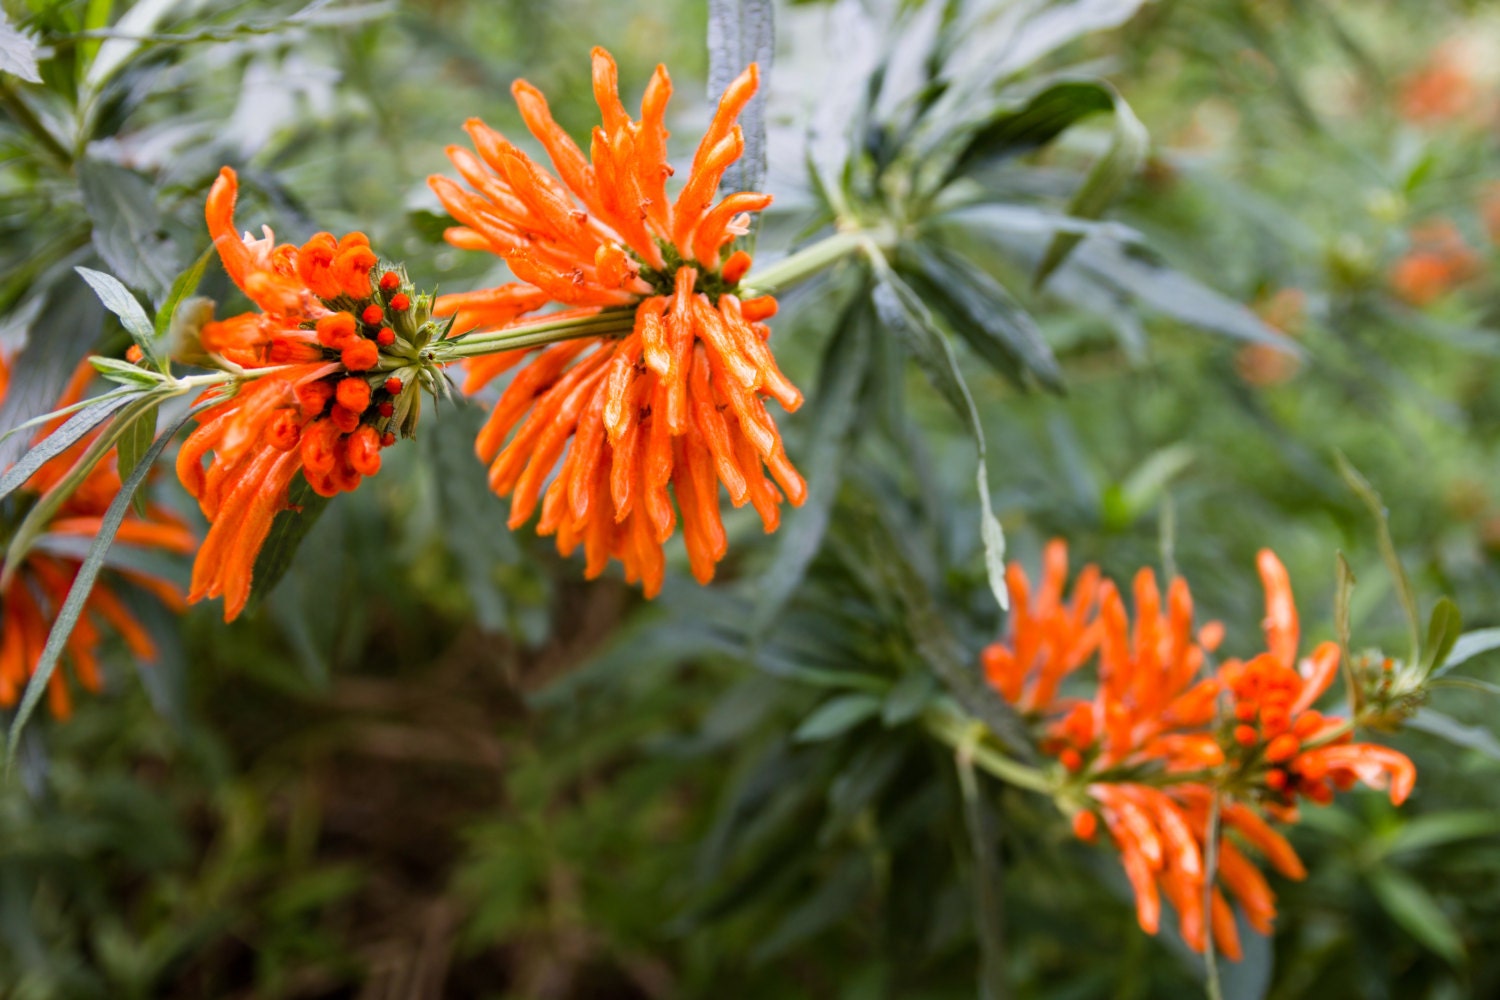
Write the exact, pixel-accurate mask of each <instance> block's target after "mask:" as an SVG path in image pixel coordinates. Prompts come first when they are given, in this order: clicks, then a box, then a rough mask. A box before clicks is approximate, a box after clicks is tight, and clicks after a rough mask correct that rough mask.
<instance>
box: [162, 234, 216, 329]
mask: <svg viewBox="0 0 1500 1000" xmlns="http://www.w3.org/2000/svg"><path fill="white" fill-rule="evenodd" d="M215 254H216V251H215V249H214V246H213V244H212V243H210V244H209V245H208V249H207V250H204V251H203V252H202V253H201V254H199V255H198V259H197V260H195V261H193V265H192V267H189V268H188V269H187V270H186V271H183V272H182V273H181V274H179V275H178V276H177V280H176V281H174V282H172V287H171V288H170V289H168V290H167V297H166V298H164V299H162V301H161V305H160V306H158V307H157V310H156V323H155V333H156V336H157V339H160V338H162V337H165V336H166V335H167V332H168V331H169V330H171V329H172V320H173V319H174V318H175V317H176V315H177V307H178V306H180V305H181V304H182V301H183V300H184V299H186V298H188V297H190V296H191V295H192V294H193V293H194V292H196V291H198V284H199V283H200V282H201V281H202V280H203V272H204V271H205V270H206V269H207V268H208V262H209V261H210V260H213V258H214V256H215Z"/></svg>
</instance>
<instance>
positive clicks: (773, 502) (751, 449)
mask: <svg viewBox="0 0 1500 1000" xmlns="http://www.w3.org/2000/svg"><path fill="white" fill-rule="evenodd" d="M732 436H733V439H734V445H735V448H734V450H735V459H736V461H737V464H738V465H739V468H740V471H741V472H742V473H744V476H745V486H746V487H747V489H748V492H749V494H750V504H751V506H753V507H754V508H755V512H756V513H757V514H759V515H760V520H761V523H762V524H763V525H764V526H765V529H766V534H768V535H769V534H770V533H771V532H773V531H775V530H776V529H777V528H779V527H780V526H781V494H780V493H778V492H776V487H775V486H773V485H772V484H771V481H770V480H769V479H767V478H766V477H765V476H764V475H763V474H762V473H761V471H760V456H759V455H758V454H756V450H755V445H753V444H751V443H750V439H749V438H748V437H746V436H745V435H744V434H734V435H732Z"/></svg>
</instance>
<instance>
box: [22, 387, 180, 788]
mask: <svg viewBox="0 0 1500 1000" xmlns="http://www.w3.org/2000/svg"><path fill="white" fill-rule="evenodd" d="M201 409H202V406H196V407H194V408H193V409H192V410H189V411H188V412H187V413H185V414H183V416H182V418H181V419H180V420H178V421H177V423H176V424H175V425H173V427H172V428H171V430H169V431H167V433H165V434H163V435H162V436H161V437H160V438H158V439H157V441H156V443H155V444H153V445H152V446H151V448H150V449H149V450H148V451H147V452H146V454H145V455H143V456H142V460H141V461H140V462H139V463H138V464H137V465H136V467H135V470H134V471H133V472H132V473H131V474H130V475H129V477H127V478H126V479H125V481H124V483H123V484H121V486H120V492H119V493H117V494H115V498H114V500H112V501H110V505H109V508H108V509H107V510H106V511H105V512H104V517H103V518H102V519H101V522H100V525H99V531H98V533H97V534H96V535H95V536H94V540H93V543H92V544H91V545H90V546H89V553H88V555H87V556H86V557H85V558H84V560H83V563H82V565H80V566H79V567H78V573H77V574H76V575H75V576H74V578H73V583H72V586H71V587H69V589H68V596H67V599H66V600H64V601H63V603H62V607H60V608H59V609H58V612H57V617H56V619H55V620H54V621H53V624H52V630H51V631H50V632H48V633H47V641H46V643H45V644H44V645H43V646H42V653H41V656H39V657H38V658H37V662H36V666H35V667H34V668H33V670H32V674H31V678H30V679H29V680H28V681H27V682H26V691H25V693H24V694H23V695H22V696H21V704H20V706H19V707H18V708H17V709H16V715H15V718H14V719H13V720H12V721H11V724H10V736H9V739H8V741H7V743H6V753H5V766H6V771H7V773H8V772H9V771H10V768H11V766H12V765H13V764H14V762H15V755H16V748H17V747H18V746H19V745H20V742H21V735H22V733H24V732H25V730H26V723H27V721H28V720H29V719H30V718H31V714H32V713H33V712H34V711H36V706H37V703H38V702H40V701H41V700H42V695H43V694H44V693H45V692H46V690H47V684H48V682H49V681H50V680H51V679H52V673H53V671H54V670H56V669H57V663H58V660H59V659H61V657H62V653H63V649H64V647H65V646H66V645H67V642H68V638H69V637H70V636H71V635H72V634H73V629H74V627H75V626H77V624H78V619H79V618H80V617H82V616H83V606H84V602H86V601H87V600H88V598H89V595H90V594H91V593H92V592H93V589H94V581H95V580H96V579H98V577H99V571H100V570H101V569H102V568H103V567H104V561H105V556H106V555H107V554H108V552H109V547H110V545H111V544H113V542H114V539H115V534H116V533H117V532H118V531H119V530H120V524H121V523H122V522H123V521H124V520H125V514H126V512H127V511H128V510H129V509H130V504H131V501H132V498H133V497H134V496H135V491H136V490H138V489H140V486H141V484H142V483H143V482H145V480H146V474H147V473H148V472H150V470H151V465H152V464H153V463H154V462H155V461H156V459H157V457H158V456H160V455H161V453H162V451H163V449H165V448H166V446H167V442H168V441H170V440H171V439H172V437H173V436H174V435H176V433H177V432H178V431H179V430H181V429H182V427H183V426H184V425H185V424H186V423H187V422H188V420H189V419H191V418H192V417H193V415H194V414H195V413H197V412H199V411H200V410H201Z"/></svg>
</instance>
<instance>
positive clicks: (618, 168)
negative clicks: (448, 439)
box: [429, 49, 806, 597]
mask: <svg viewBox="0 0 1500 1000" xmlns="http://www.w3.org/2000/svg"><path fill="white" fill-rule="evenodd" d="M593 78H594V95H595V98H596V100H597V102H598V105H599V109H600V113H601V116H602V124H601V125H600V126H599V127H597V128H595V129H594V131H593V137H592V144H591V147H590V154H589V156H587V157H585V155H584V154H583V151H582V150H580V149H579V148H578V147H577V146H576V145H575V144H574V143H573V140H572V139H570V138H569V137H568V136H567V134H566V133H565V132H563V130H562V129H561V128H560V127H559V126H558V125H557V123H556V122H555V121H553V119H552V117H551V114H550V112H549V111H548V108H547V102H546V99H545V98H544V97H543V96H542V95H541V93H540V92H539V91H537V90H536V89H535V88H534V87H532V86H531V85H530V84H528V83H526V82H525V81H517V82H516V84H515V85H514V86H513V88H512V92H513V93H514V95H515V98H516V101H517V104H518V105H519V106H520V109H521V115H522V117H523V118H524V119H525V121H526V124H527V127H528V128H529V129H530V130H531V132H532V134H533V135H534V136H535V137H536V139H537V141H538V142H540V143H541V144H542V146H543V148H544V149H545V150H546V151H547V154H548V156H549V158H550V159H551V162H552V165H553V168H554V169H555V171H556V175H555V176H554V175H553V174H552V173H549V172H548V171H547V170H546V169H545V168H543V167H542V166H540V165H539V164H537V163H536V162H535V161H533V160H532V159H531V158H530V157H528V156H527V155H526V154H525V153H523V152H521V151H520V150H519V149H518V148H516V147H515V146H514V145H512V144H511V143H510V142H509V141H508V140H506V139H505V138H504V137H503V136H501V135H500V134H499V133H497V132H495V131H494V130H492V129H490V128H489V127H488V126H486V125H485V124H484V123H483V122H480V121H478V120H477V119H471V120H470V121H469V122H468V123H467V124H466V125H465V129H466V131H467V132H468V133H469V136H470V138H471V140H472V141H473V143H474V147H475V150H476V151H477V153H478V155H477V156H476V155H475V154H474V153H471V152H469V151H468V150H466V149H462V148H460V147H450V148H449V149H448V155H449V158H450V159H451V160H452V161H453V164H454V166H455V167H456V168H457V169H458V172H459V174H460V175H461V176H462V177H463V179H464V180H465V181H467V182H468V184H469V186H470V188H471V189H472V190H467V189H465V188H464V187H462V186H461V185H459V184H457V183H455V182H454V181H451V180H449V179H448V178H445V177H433V178H430V180H429V183H430V184H431V186H432V188H433V190H434V191H435V192H436V193H437V195H438V197H439V199H441V200H442V202H443V204H444V205H445V206H446V207H447V209H448V210H449V212H451V213H452V214H453V216H454V218H456V219H457V220H458V221H459V222H460V223H462V226H460V227H458V228H454V229H450V230H449V231H448V233H447V237H448V240H449V242H450V243H452V244H453V245H454V246H457V247H461V248H464V249H473V250H488V251H489V252H491V253H495V254H498V255H499V256H502V257H504V258H505V260H506V261H507V263H508V264H509V265H510V268H511V270H512V271H513V272H514V273H515V274H516V276H517V277H519V278H521V279H522V281H523V282H526V283H527V284H524V285H511V286H506V287H503V288H500V289H491V290H487V291H481V292H474V293H469V294H463V295H449V296H444V297H443V298H442V299H440V300H439V302H438V311H439V312H440V313H441V314H444V315H454V316H455V317H456V326H455V329H457V330H459V331H464V330H468V329H471V328H474V327H487V328H494V327H503V326H504V325H506V324H507V323H509V322H510V321H512V320H513V319H514V318H515V317H516V316H518V315H520V313H521V312H523V311H525V310H527V309H534V308H536V307H537V306H538V305H540V304H542V302H546V301H551V302H556V303H560V304H562V305H565V306H569V307H571V308H573V309H575V310H583V311H590V310H598V309H600V308H603V307H609V306H629V307H633V308H634V309H635V325H634V329H633V330H632V332H631V333H630V334H629V335H627V336H625V337H623V338H620V339H611V338H593V339H587V340H577V341H572V342H565V343H560V344H555V345H553V346H551V347H548V348H546V349H544V350H542V351H541V352H539V353H537V354H534V355H533V354H532V353H531V351H530V350H529V349H527V350H517V351H512V352H508V353H506V354H501V355H496V356H494V357H491V358H484V359H480V360H477V361H474V362H471V363H470V375H469V379H468V381H467V383H466V385H465V389H466V391H470V392H473V391H477V390H478V389H480V388H482V387H483V386H484V385H485V384H487V383H488V382H489V381H490V380H492V379H494V378H495V377H497V376H498V375H500V374H501V373H502V372H504V371H507V370H509V369H510V368H512V367H515V366H517V365H520V364H522V363H523V362H524V363H525V367H524V368H523V369H522V370H521V371H520V372H519V373H518V374H517V375H516V376H515V377H514V378H513V379H512V381H511V383H510V384H509V386H507V388H506V390H505V392H504V393H503V394H502V396H501V398H500V401H499V402H498V403H497V404H496V406H495V409H494V411H493V412H492V413H491V415H490V418H489V421H488V423H487V424H486V426H485V428H484V430H483V432H482V433H481V434H480V436H479V439H478V441H477V442H476V451H477V452H478V454H479V456H480V458H481V459H482V460H484V461H486V462H488V463H490V485H491V487H492V488H493V489H494V490H495V492H496V493H498V494H500V495H502V496H504V495H509V496H511V497H512V506H511V516H510V527H512V528H517V527H519V526H521V525H522V524H524V523H525V522H526V521H527V520H528V519H530V517H531V516H532V514H533V513H535V512H536V511H537V509H538V507H540V510H541V519H540V522H539V523H538V526H537V530H538V531H539V532H540V533H542V534H556V535H557V544H558V548H559V550H560V551H562V552H563V554H565V555H566V554H569V553H571V552H573V551H574V550H575V549H577V548H578V547H579V546H582V547H583V549H584V552H585V555H586V557H587V568H586V570H585V572H586V575H587V576H589V577H590V578H593V577H595V576H598V575H599V574H600V573H602V572H603V571H604V568H605V566H606V565H607V564H608V562H609V560H610V559H611V558H616V559H619V560H620V561H621V562H622V563H623V564H624V566H625V572H626V578H627V579H628V580H630V581H632V582H634V581H637V580H639V581H640V582H641V583H642V585H643V589H644V591H645V593H646V595H647V596H648V597H649V596H654V595H655V594H656V593H657V592H658V591H659V590H660V588H661V584H662V578H663V575H664V570H665V556H664V553H663V550H662V546H663V544H664V543H665V542H666V541H667V539H669V538H670V537H671V536H672V534H673V533H674V531H675V530H676V526H677V519H678V516H679V514H680V516H681V520H682V529H683V540H684V542H685V545H686V548H687V552H688V558H689V561H690V563H691V566H692V570H693V574H694V576H695V577H697V579H698V580H700V581H702V582H707V581H708V580H710V579H712V577H713V574H714V569H715V566H716V564H717V563H718V562H719V560H720V559H722V558H723V557H724V554H725V551H726V549H727V546H728V540H727V537H726V536H725V533H724V527H723V524H722V522H721V520H720V516H719V487H720V485H721V484H722V485H723V487H724V488H725V489H726V490H727V491H728V493H729V498H730V501H731V502H732V503H733V504H734V505H735V506H737V507H738V506H741V505H743V504H745V503H747V502H748V503H750V504H751V505H752V506H754V507H755V509H756V511H757V512H758V513H759V514H760V516H761V520H762V522H763V524H764V526H765V528H766V530H767V531H774V530H775V529H776V527H777V525H778V524H779V522H780V510H779V508H780V504H781V502H782V500H783V499H787V500H790V501H791V503H792V504H793V505H797V504H801V503H802V501H803V500H804V499H805V497H806V486H805V484H804V482H803V480H802V477H801V476H800V475H799V474H798V473H797V471H796V469H795V468H793V466H792V464H791V462H790V461H789V460H788V458H787V455H786V451H785V449H784V447H783V446H782V442H781V436H780V434H779V432H778V431H777V428H776V424H775V422H774V421H773V420H772V419H771V416H770V414H769V413H768V412H767V410H766V407H765V404H764V402H763V397H771V398H774V399H775V400H776V401H777V402H779V403H780V404H781V405H782V407H783V408H785V409H787V410H789V411H790V410H795V409H796V408H797V407H799V406H800V405H801V403H802V395H801V393H799V392H798V391H797V389H796V388H795V387H794V386H792V384H791V383H790V382H788V381H787V380H786V378H785V377H784V376H783V375H782V374H781V371H780V369H779V368H778V367H777V365H776V361H775V359H774V357H773V356H772V354H771V352H770V349H769V348H768V347H767V346H766V340H767V338H768V337H769V333H770V332H769V330H768V329H767V328H766V327H765V326H764V325H763V323H762V322H761V321H762V320H765V319H768V318H769V317H770V316H771V315H772V314H774V313H775V311H776V302H775V300H774V299H772V298H771V297H770V296H759V297H756V298H751V299H748V300H742V299H741V298H740V296H739V295H738V294H737V293H738V291H739V282H740V279H741V278H743V277H744V275H745V273H746V271H748V269H749V266H750V257H749V255H748V254H746V253H744V252H743V251H734V252H729V248H730V244H732V242H733V241H734V239H735V237H736V236H738V235H740V234H743V233H744V232H746V231H747V230H748V225H749V223H748V219H749V216H748V213H750V212H757V211H760V210H762V209H764V208H765V207H766V206H767V205H769V204H770V202H771V198H770V196H769V195H765V194H758V193H754V192H736V193H731V194H729V195H727V196H725V197H724V198H722V199H720V200H719V201H718V202H717V203H714V200H713V199H714V197H715V193H716V191H717V189H718V186H719V181H720V179H721V178H722V177H723V175H724V172H725V170H726V169H727V168H728V167H729V166H730V164H732V163H733V162H734V161H735V160H737V159H738V158H739V157H740V155H741V154H742V153H743V151H744V137H743V134H742V132H741V130H740V127H739V126H738V125H737V124H735V121H736V119H737V118H738V116H739V114H740V112H741V111H742V110H743V109H744V107H745V105H746V103H748V101H749V100H750V98H751V97H752V96H753V95H754V93H755V90H756V87H757V84H758V73H757V69H756V67H755V66H754V65H751V67H750V68H749V69H747V70H746V71H745V73H744V74H742V75H741V76H740V77H739V78H738V79H737V80H735V81H734V82H733V83H731V84H730V86H729V88H728V89H727V90H726V91H725V93H724V95H723V98H722V99H721V100H720V102H719V106H718V110H717V112H716V113H715V115H714V117H713V120H712V122H711V123H710V125H709V128H708V131H707V133H706V134H705V135H704V137H703V139H702V141H701V142H700V143H699V146H698V151H697V153H696V155H695V156H694V158H693V163H692V169H691V171H690V172H689V175H688V177H687V179H686V181H685V183H684V184H683V186H682V188H681V190H680V192H679V193H678V195H677V197H676V198H675V200H673V199H669V198H668V196H667V179H668V178H669V177H670V176H671V174H672V168H671V166H670V165H669V164H668V162H667V131H666V127H665V114H666V106H667V101H668V98H669V97H670V96H671V89H672V87H671V81H670V79H669V78H668V76H667V72H666V69H665V68H664V67H660V66H659V67H657V70H656V73H655V74H654V75H653V76H652V78H651V81H650V83H649V84H648V86H647V88H646V93H645V97H644V99H643V101H642V107H641V117H640V119H639V120H635V119H632V118H631V117H630V115H629V114H628V113H627V112H626V110H625V108H624V106H623V105H622V104H621V102H620V95H619V87H618V82H617V78H616V68H615V64H614V61H613V60H612V59H611V58H610V56H609V54H608V53H606V52H605V51H604V50H602V49H595V50H594V53H593ZM559 461H560V462H561V465H560V467H559V468H558V472H557V475H556V476H555V477H554V478H553V479H552V481H551V484H550V485H547V486H546V490H545V494H544V493H543V486H544V485H546V478H547V476H548V475H549V473H551V472H552V471H553V468H554V466H558V463H559ZM767 473H769V476H768V475H767ZM674 495H675V500H676V503H675V507H674V503H673V496H674Z"/></svg>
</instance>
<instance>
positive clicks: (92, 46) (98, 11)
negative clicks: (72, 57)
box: [75, 0, 115, 79]
mask: <svg viewBox="0 0 1500 1000" xmlns="http://www.w3.org/2000/svg"><path fill="white" fill-rule="evenodd" d="M114 6H115V4H114V0H88V6H87V7H85V8H84V12H83V30H84V31H98V30H100V29H102V28H107V27H109V15H110V14H111V13H112V12H113V10H114ZM101 44H102V40H101V39H98V38H85V39H82V40H81V41H79V43H78V49H77V54H76V56H77V58H76V62H75V65H76V67H77V76H78V78H79V79H83V78H84V77H85V76H86V75H87V73H88V68H89V64H90V63H92V62H93V61H94V57H95V56H97V55H98V54H99V46H100V45H101Z"/></svg>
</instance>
